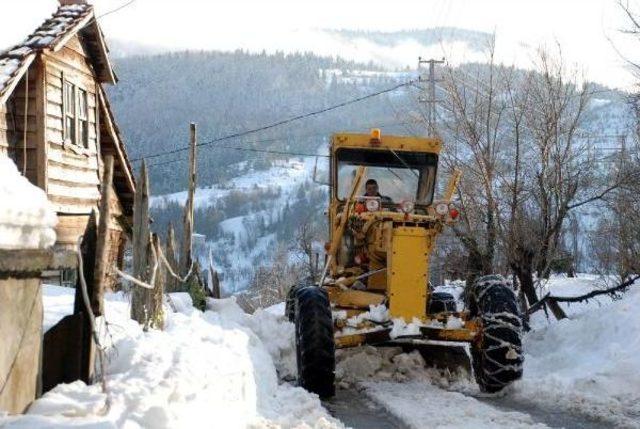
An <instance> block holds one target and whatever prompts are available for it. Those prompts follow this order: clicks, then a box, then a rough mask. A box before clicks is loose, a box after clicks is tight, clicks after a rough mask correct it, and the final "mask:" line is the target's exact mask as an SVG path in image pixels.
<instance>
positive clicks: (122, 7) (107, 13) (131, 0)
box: [95, 0, 136, 20]
mask: <svg viewBox="0 0 640 429" xmlns="http://www.w3.org/2000/svg"><path fill="white" fill-rule="evenodd" d="M135 1H136V0H129V1H128V2H126V3H124V4H123V5H121V6H118V7H117V8H115V9H112V10H110V11H108V12H105V13H103V14H102V15H98V16H97V17H96V18H95V19H96V20H98V19H100V18H103V17H105V16H107V15H111V14H112V13H116V12H118V11H120V10H122V9H124V8H125V7H127V6H130V5H131V4H133V3H135Z"/></svg>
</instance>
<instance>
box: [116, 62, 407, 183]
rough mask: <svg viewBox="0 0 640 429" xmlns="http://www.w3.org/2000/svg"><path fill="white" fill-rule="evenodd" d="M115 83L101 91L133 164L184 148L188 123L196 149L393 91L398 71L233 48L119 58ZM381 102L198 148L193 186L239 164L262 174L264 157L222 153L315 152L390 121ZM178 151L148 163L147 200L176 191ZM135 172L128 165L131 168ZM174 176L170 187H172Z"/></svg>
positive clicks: (391, 113) (179, 168)
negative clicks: (331, 139) (333, 137)
mask: <svg viewBox="0 0 640 429" xmlns="http://www.w3.org/2000/svg"><path fill="white" fill-rule="evenodd" d="M117 71H118V75H119V77H120V83H119V84H118V85H117V86H115V87H114V88H112V89H110V96H111V100H112V103H113V105H114V108H115V111H116V116H117V119H118V122H119V124H120V126H121V128H122V129H123V131H124V134H125V137H126V140H127V144H128V148H129V154H130V156H131V157H132V158H134V159H136V158H139V157H142V156H147V155H150V154H156V153H161V152H165V151H171V150H174V149H176V148H180V147H185V146H186V145H187V144H188V129H189V126H188V125H189V122H196V123H197V124H198V134H199V142H206V141H209V140H212V139H215V138H217V137H220V136H224V135H228V134H232V133H236V132H239V131H244V130H246V129H251V128H257V127H260V126H263V125H266V124H269V123H272V122H276V121H279V120H281V119H286V118H289V117H292V116H296V115H299V114H301V113H305V112H309V111H314V110H318V109H321V108H324V107H327V106H329V105H332V104H336V103H340V102H342V101H346V100H349V99H351V98H354V97H358V96H361V95H363V94H365V93H369V92H372V91H376V90H378V89H382V88H387V87H389V86H391V85H393V84H394V83H395V82H396V80H397V79H398V78H402V77H403V76H404V75H403V74H402V73H394V74H387V73H386V72H384V71H382V70H381V69H380V68H379V67H376V66H374V65H372V64H368V65H363V64H356V63H353V62H349V61H344V60H340V59H332V58H324V57H318V56H315V55H313V54H308V53H307V54H293V55H284V54H282V53H279V54H275V55H267V54H265V53H262V54H249V53H246V52H242V51H237V52H233V53H221V52H183V53H170V54H165V55H156V56H141V57H127V58H121V59H119V60H118V62H117ZM394 117H395V114H394V110H393V107H392V106H391V105H390V104H389V98H388V97H385V96H382V97H378V98H375V99H371V100H369V101H365V102H362V103H358V104H354V105H351V106H348V107H345V108H342V109H339V110H335V111H332V112H329V113H326V114H323V115H321V116H317V117H313V118H310V119H308V120H305V121H300V122H294V123H292V124H290V125H287V126H282V127H276V128H273V129H271V130H267V131H264V132H260V133H257V134H254V135H250V136H247V137H245V138H243V139H232V140H226V141H224V142H220V144H216V145H213V146H208V147H203V148H201V149H200V153H199V157H198V159H199V165H200V169H199V176H198V177H199V180H200V183H202V184H211V183H217V182H220V181H221V180H225V179H229V178H231V177H233V176H235V175H236V174H237V172H234V171H232V170H229V169H228V168H227V167H228V166H229V165H231V164H234V163H238V162H240V161H243V160H249V161H250V163H249V165H248V167H252V166H256V167H260V166H262V167H266V166H268V163H269V161H270V160H271V159H273V158H274V157H273V156H268V155H264V154H260V155H256V154H255V153H254V154H251V153H249V152H242V151H237V150H233V149H228V148H220V147H219V146H220V145H223V146H233V147H242V148H252V147H253V148H262V149H275V150H284V151H294V152H300V151H302V152H306V151H315V150H316V149H317V148H318V146H319V145H320V144H321V143H322V141H323V139H325V138H326V137H327V136H328V135H329V134H330V133H332V132H334V131H337V130H366V129H367V128H369V127H371V126H375V125H376V124H380V123H383V124H384V123H389V122H394ZM186 158H187V155H186V152H182V153H177V154H173V155H169V156H163V157H159V158H153V159H149V160H148V162H149V164H150V165H153V164H159V165H155V166H152V167H151V168H150V171H151V183H152V188H153V191H154V192H155V193H167V192H175V191H178V190H181V189H183V188H184V182H183V181H182V180H181V179H182V178H183V177H186V175H185V174H180V173H181V172H183V171H184V169H185V167H186V163H185V162H184V161H179V162H173V163H168V164H162V163H164V162H166V161H170V160H175V159H186ZM136 166H137V165H136ZM176 179H178V180H176Z"/></svg>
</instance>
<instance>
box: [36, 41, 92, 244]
mask: <svg viewBox="0 0 640 429" xmlns="http://www.w3.org/2000/svg"><path fill="white" fill-rule="evenodd" d="M45 69H46V134H45V135H46V141H47V145H48V147H47V150H48V180H47V194H48V195H49V200H50V201H51V202H52V203H53V204H54V206H55V208H56V210H57V211H58V212H59V213H61V214H67V215H72V214H73V215H76V216H64V215H63V216H61V220H63V221H62V222H61V224H60V226H59V230H60V233H61V234H60V237H59V239H58V242H59V243H60V244H71V243H70V241H72V242H73V243H75V241H76V240H77V236H78V235H79V234H73V233H71V230H72V229H75V230H76V231H78V232H81V231H83V230H84V226H86V221H85V223H84V225H83V226H82V227H80V225H81V224H82V222H78V219H77V216H78V215H81V214H82V215H88V214H89V213H91V210H92V209H94V208H95V209H97V204H98V200H99V199H100V190H99V184H100V177H99V173H100V165H101V160H100V158H101V157H100V146H99V145H100V142H99V137H98V132H97V123H98V122H97V121H98V120H97V117H98V109H97V103H96V85H97V84H96V81H95V77H94V72H93V69H92V67H91V63H90V60H89V58H88V54H87V53H86V52H85V50H84V48H83V47H82V44H81V43H80V40H79V39H78V36H74V37H73V38H71V39H70V40H69V42H68V43H67V44H66V45H65V46H64V47H63V48H62V49H61V50H59V51H58V52H55V53H51V54H46V55H45ZM65 81H67V82H70V83H71V84H73V85H75V86H76V87H78V88H80V89H82V90H84V91H86V93H87V105H88V123H89V139H88V145H87V147H86V148H85V147H84V145H83V143H82V142H78V144H73V143H72V142H71V141H69V140H67V141H64V139H63V136H64V110H63V85H64V82H65ZM74 235H75V237H73V236H74Z"/></svg>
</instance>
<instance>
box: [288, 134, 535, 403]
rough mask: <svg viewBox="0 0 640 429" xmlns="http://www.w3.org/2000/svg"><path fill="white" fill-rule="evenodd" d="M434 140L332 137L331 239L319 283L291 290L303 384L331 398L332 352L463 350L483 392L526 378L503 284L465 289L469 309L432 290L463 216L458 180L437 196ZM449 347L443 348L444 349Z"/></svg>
mask: <svg viewBox="0 0 640 429" xmlns="http://www.w3.org/2000/svg"><path fill="white" fill-rule="evenodd" d="M441 148H442V143H441V141H440V140H439V139H434V138H415V137H398V136H382V135H381V133H380V131H379V130H373V131H372V132H371V134H370V135H369V134H336V135H334V136H333V137H332V140H331V148H330V205H329V210H328V218H329V219H328V220H329V231H330V236H329V241H328V242H327V245H326V249H327V256H326V261H325V266H324V270H323V272H322V275H321V278H320V279H319V282H314V281H313V280H307V281H305V282H302V283H301V284H298V285H295V286H294V287H292V288H291V290H290V291H289V294H288V299H287V305H286V312H287V316H288V317H289V320H290V321H292V322H294V323H295V327H296V349H297V350H296V351H297V364H298V379H299V382H300V385H301V386H302V387H304V388H306V389H307V390H309V391H311V392H314V393H317V394H318V395H319V396H320V397H330V396H333V395H334V394H335V387H334V379H335V376H334V371H335V350H336V349H339V348H346V347H355V346H359V345H363V344H370V345H380V346H388V345H403V346H406V345H407V344H429V343H433V342H437V343H438V344H442V342H450V343H451V344H452V345H460V343H469V345H470V347H469V349H470V351H471V361H472V366H473V371H474V374H475V378H476V381H477V382H478V384H479V386H480V388H481V389H482V390H483V391H487V392H496V391H499V390H501V389H502V388H503V387H505V386H506V385H507V384H509V383H510V382H512V381H513V380H516V379H518V378H520V377H521V375H522V362H523V357H522V349H521V338H520V335H521V326H522V323H521V318H520V315H519V313H518V307H517V304H516V299H515V295H514V293H513V292H512V290H511V289H510V288H509V287H508V285H507V284H506V282H505V280H504V279H503V278H502V277H500V276H485V277H481V278H479V279H478V280H477V281H475V282H474V284H473V285H469V286H467V288H466V290H465V293H464V296H465V305H464V308H460V309H458V308H457V304H456V300H455V299H454V297H453V296H451V295H450V294H448V293H443V292H435V291H433V290H432V288H431V287H430V282H429V259H430V255H431V252H432V250H433V248H434V246H435V245H436V238H437V237H438V235H439V234H440V233H441V232H442V230H443V228H445V227H447V226H450V225H452V224H453V223H455V222H456V221H457V219H458V217H459V215H460V213H459V211H458V209H457V208H456V207H455V206H454V205H453V204H452V202H451V199H452V196H453V195H454V193H455V189H456V187H457V183H458V181H459V178H460V174H459V173H457V172H454V174H453V175H452V177H451V178H450V180H449V183H448V184H447V186H446V187H445V189H444V192H442V194H443V195H442V198H440V199H435V193H436V174H437V169H438V156H439V153H440V151H441ZM445 344H448V343H445Z"/></svg>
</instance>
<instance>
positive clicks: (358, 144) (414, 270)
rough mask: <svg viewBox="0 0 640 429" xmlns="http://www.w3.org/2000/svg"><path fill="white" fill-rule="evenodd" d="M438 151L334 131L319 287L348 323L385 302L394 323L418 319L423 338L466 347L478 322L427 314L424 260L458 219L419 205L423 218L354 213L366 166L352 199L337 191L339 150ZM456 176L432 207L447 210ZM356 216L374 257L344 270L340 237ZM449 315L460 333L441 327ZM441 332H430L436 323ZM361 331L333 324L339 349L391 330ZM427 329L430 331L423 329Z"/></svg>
mask: <svg viewBox="0 0 640 429" xmlns="http://www.w3.org/2000/svg"><path fill="white" fill-rule="evenodd" d="M441 147H442V143H441V141H440V140H439V139H433V138H414V137H398V136H385V137H384V138H381V136H380V133H379V132H376V131H374V132H373V133H372V135H371V136H370V135H367V134H337V135H334V136H333V139H332V144H331V186H332V191H331V202H330V208H329V225H330V244H329V246H328V247H329V250H328V253H327V264H326V266H325V273H323V276H322V280H321V284H322V285H324V287H325V288H326V289H327V292H328V294H329V299H330V301H331V303H332V305H333V308H334V310H335V311H344V312H346V316H347V318H351V317H354V316H357V315H358V314H360V313H364V312H366V311H369V309H370V306H376V305H381V304H384V303H386V304H387V305H388V307H389V315H390V317H391V318H392V319H396V318H402V319H404V320H405V322H407V323H411V322H413V321H414V319H418V320H419V321H420V322H421V323H422V324H424V325H425V326H424V327H422V328H421V333H422V337H423V338H422V339H425V340H440V341H456V342H470V341H473V340H474V338H476V336H477V332H478V330H477V326H476V323H475V321H473V320H469V318H468V313H467V312H449V313H447V314H442V313H441V314H428V311H427V309H428V305H427V304H428V302H429V298H430V290H429V288H428V283H429V258H430V254H431V251H432V250H433V248H434V246H435V244H436V238H437V236H438V234H440V232H441V231H442V229H443V227H444V226H446V225H448V224H451V223H452V222H454V221H455V219H452V218H451V216H450V212H449V210H447V213H446V214H445V215H438V214H437V213H436V212H435V209H434V206H435V204H430V205H428V206H425V207H421V209H422V211H423V213H424V214H417V213H404V212H399V211H396V210H392V208H386V210H380V211H375V212H369V211H364V212H360V213H355V211H354V209H355V205H356V201H357V192H358V190H359V189H360V188H361V185H362V182H363V180H364V178H365V175H366V171H367V169H366V167H363V166H360V167H359V168H358V169H357V171H356V175H355V177H354V178H353V182H352V186H351V191H350V193H349V198H348V199H347V200H346V201H340V199H339V198H338V196H337V192H336V189H335V187H336V181H337V160H338V154H339V152H340V150H341V149H344V148H350V149H359V150H367V151H385V152H389V151H391V152H392V153H394V154H398V156H401V155H402V154H403V153H405V152H410V153H415V152H420V153H429V154H433V155H434V156H438V155H439V153H440V150H441ZM459 180H460V173H459V172H458V171H455V172H454V174H453V175H452V177H451V178H450V180H449V183H448V185H447V187H446V190H445V192H444V196H443V198H442V199H441V200H439V201H437V203H443V204H447V205H450V204H451V199H452V197H453V194H454V193H455V190H456V187H457V184H458V181H459ZM354 216H356V217H357V218H358V219H359V220H361V221H362V223H363V227H362V236H361V237H360V238H361V239H362V240H368V241H369V243H368V245H367V247H368V249H367V250H368V252H367V253H368V255H369V256H370V257H371V256H373V255H374V254H376V255H378V257H371V258H370V259H371V260H370V264H369V269H370V271H369V272H364V271H363V269H362V268H361V267H358V266H343V265H340V264H339V263H338V258H337V255H338V252H339V251H340V245H341V242H342V240H343V238H344V235H345V230H346V228H347V224H348V221H349V219H350V218H351V217H354ZM363 278H364V279H366V280H367V288H366V290H354V289H352V288H351V286H352V285H353V284H354V283H355V282H356V281H358V280H360V279H363ZM449 316H454V317H457V318H459V319H461V320H463V321H464V326H463V327H461V328H446V322H447V319H448V317H449ZM434 322H438V323H439V324H441V325H443V327H442V328H437V327H434V325H436V323H434ZM367 325H369V327H371V328H375V326H374V325H372V324H371V323H367V322H365V323H363V326H361V327H360V328H361V330H363V331H365V332H358V333H352V334H346V335H341V334H340V333H339V332H340V329H341V328H342V327H343V326H341V323H340V321H338V322H337V323H336V326H335V327H336V331H337V332H336V337H335V342H336V347H337V348H345V347H353V346H358V345H362V344H366V343H368V344H374V343H381V342H388V341H390V340H391V338H390V337H389V336H388V334H389V332H390V331H391V329H390V328H389V329H382V330H375V331H371V332H366V328H367ZM427 326H428V327H427Z"/></svg>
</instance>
